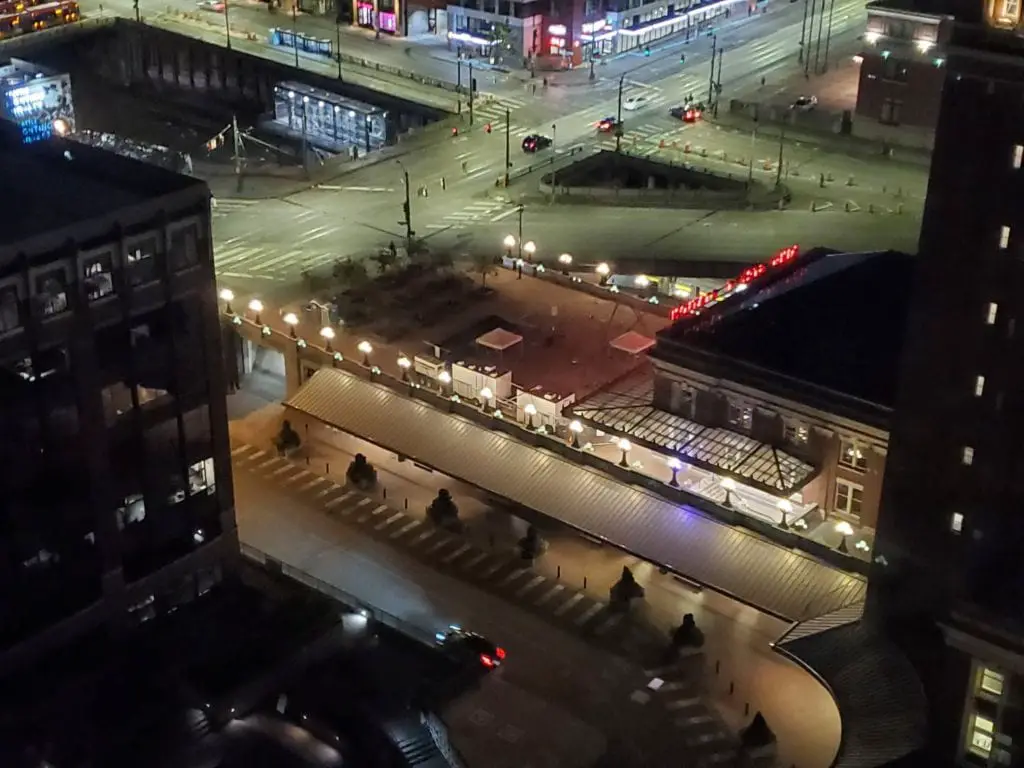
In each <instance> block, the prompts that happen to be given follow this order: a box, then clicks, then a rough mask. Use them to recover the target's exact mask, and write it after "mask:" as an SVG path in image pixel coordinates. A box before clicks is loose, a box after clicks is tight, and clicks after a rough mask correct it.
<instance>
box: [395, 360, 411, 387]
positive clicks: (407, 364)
mask: <svg viewBox="0 0 1024 768" xmlns="http://www.w3.org/2000/svg"><path fill="white" fill-rule="evenodd" d="M398 367H399V369H401V371H402V381H404V382H408V381H409V369H410V368H412V361H411V360H409V358H408V357H406V356H405V355H399V356H398Z"/></svg>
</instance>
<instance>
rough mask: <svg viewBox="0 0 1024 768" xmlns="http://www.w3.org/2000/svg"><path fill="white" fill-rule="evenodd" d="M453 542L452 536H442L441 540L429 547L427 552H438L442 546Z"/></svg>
mask: <svg viewBox="0 0 1024 768" xmlns="http://www.w3.org/2000/svg"><path fill="white" fill-rule="evenodd" d="M451 542H452V539H451V537H449V536H442V537H441V540H440V541H439V542H437V543H435V544H433V545H432V546H431V547H430V548H429V549H427V554H428V555H430V554H433V553H434V552H437V550H439V549H440V548H441V547H443V546H445V545H446V544H450V543H451Z"/></svg>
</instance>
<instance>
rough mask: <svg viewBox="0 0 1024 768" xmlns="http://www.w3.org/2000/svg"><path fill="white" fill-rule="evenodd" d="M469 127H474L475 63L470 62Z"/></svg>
mask: <svg viewBox="0 0 1024 768" xmlns="http://www.w3.org/2000/svg"><path fill="white" fill-rule="evenodd" d="M469 127H470V128H472V127H473V62H469Z"/></svg>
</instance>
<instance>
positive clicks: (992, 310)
mask: <svg viewBox="0 0 1024 768" xmlns="http://www.w3.org/2000/svg"><path fill="white" fill-rule="evenodd" d="M997 314H999V305H998V304H996V303H995V302H994V301H990V302H989V303H988V311H986V313H985V324H986V325H995V323H996V315H997Z"/></svg>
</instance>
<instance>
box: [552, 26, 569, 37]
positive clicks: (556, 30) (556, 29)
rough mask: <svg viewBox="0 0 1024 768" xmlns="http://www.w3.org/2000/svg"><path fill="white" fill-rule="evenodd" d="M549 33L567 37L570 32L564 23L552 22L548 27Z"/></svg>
mask: <svg viewBox="0 0 1024 768" xmlns="http://www.w3.org/2000/svg"><path fill="white" fill-rule="evenodd" d="M548 34H550V35H556V36H557V37H565V35H566V34H568V30H566V28H565V25H564V24H552V25H551V26H550V27H548Z"/></svg>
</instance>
